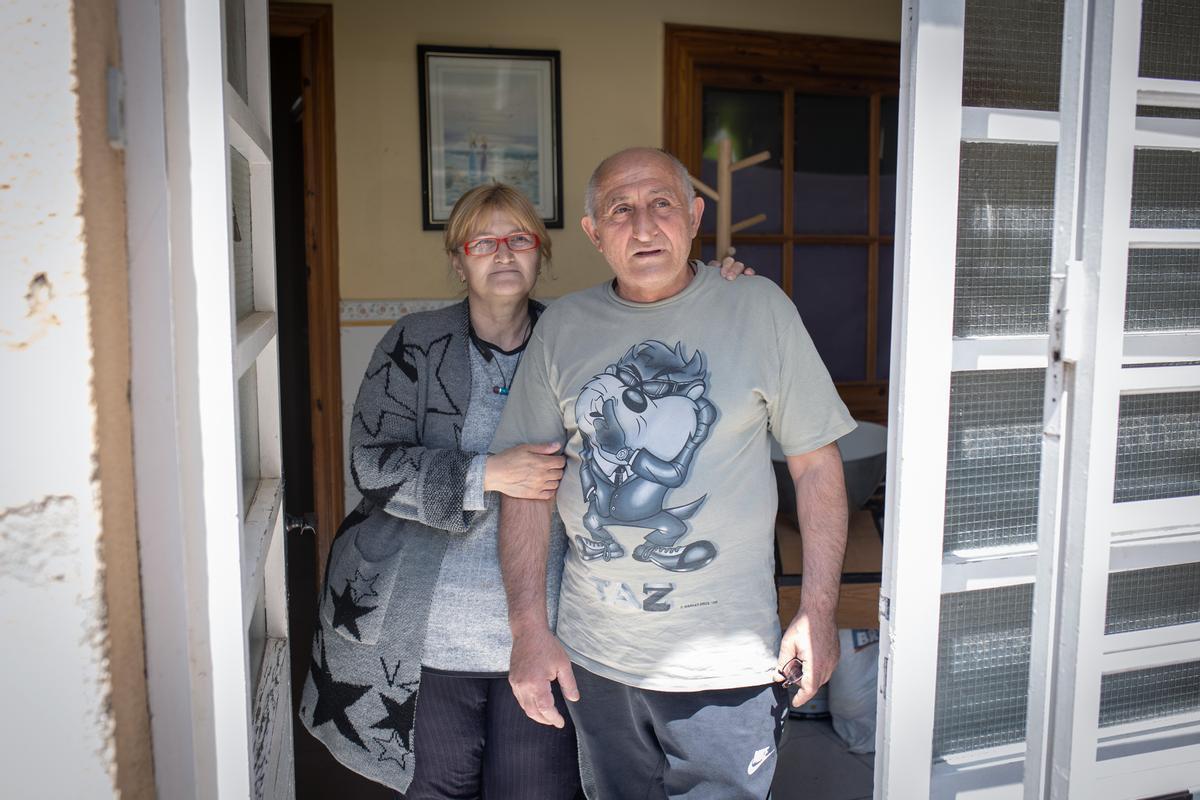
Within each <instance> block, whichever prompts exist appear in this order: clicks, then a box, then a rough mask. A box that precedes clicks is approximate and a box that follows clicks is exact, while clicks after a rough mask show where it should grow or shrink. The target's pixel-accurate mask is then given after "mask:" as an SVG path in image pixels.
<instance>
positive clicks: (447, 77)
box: [417, 45, 563, 231]
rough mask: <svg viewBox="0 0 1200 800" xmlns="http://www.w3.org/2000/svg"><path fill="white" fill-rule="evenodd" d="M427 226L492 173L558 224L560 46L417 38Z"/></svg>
mask: <svg viewBox="0 0 1200 800" xmlns="http://www.w3.org/2000/svg"><path fill="white" fill-rule="evenodd" d="M417 74H418V81H419V84H420V86H419V89H420V94H421V195H422V200H423V202H422V208H423V211H422V217H423V218H422V225H423V227H424V228H425V230H427V231H428V230H441V229H442V228H444V227H446V220H448V219H449V218H450V210H451V209H452V208H454V203H455V201H456V200H458V198H459V197H461V196H462V195H463V193H464V192H466V191H467V190H468V189H470V188H471V187H473V186H478V185H479V184H481V183H488V182H489V181H501V182H503V183H508V184H511V185H513V186H515V187H516V188H518V189H520V190H521V191H522V192H524V193H525V194H526V195H527V196H528V197H529V199H530V200H532V201H533V206H534V208H536V209H537V210H538V213H539V214H540V215H541V217H542V219H543V220H545V222H546V227H548V228H561V227H562V226H563V218H562V121H561V118H560V113H559V109H560V103H561V101H560V91H559V85H560V82H559V51H557V50H495V49H484V48H468V47H435V46H433V45H418V46H417Z"/></svg>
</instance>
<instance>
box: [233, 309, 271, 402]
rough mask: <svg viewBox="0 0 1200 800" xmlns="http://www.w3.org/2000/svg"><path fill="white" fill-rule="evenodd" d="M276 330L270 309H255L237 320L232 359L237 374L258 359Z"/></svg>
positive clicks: (242, 373) (243, 371)
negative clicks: (235, 349) (235, 342)
mask: <svg viewBox="0 0 1200 800" xmlns="http://www.w3.org/2000/svg"><path fill="white" fill-rule="evenodd" d="M277 331H278V322H277V320H276V319H275V315H274V314H273V313H271V312H270V311H255V312H252V313H250V314H247V315H246V316H244V317H242V318H241V319H240V320H238V324H237V355H236V356H235V359H234V369H235V370H237V374H238V375H244V374H245V372H246V370H248V369H250V365H251V364H253V363H254V362H255V361H257V360H258V354H259V353H261V352H262V351H263V348H265V347H266V346H267V345H268V344H270V343H271V342H272V341H274V339H275V334H276V333H277ZM259 404H260V405H261V400H260V403H259Z"/></svg>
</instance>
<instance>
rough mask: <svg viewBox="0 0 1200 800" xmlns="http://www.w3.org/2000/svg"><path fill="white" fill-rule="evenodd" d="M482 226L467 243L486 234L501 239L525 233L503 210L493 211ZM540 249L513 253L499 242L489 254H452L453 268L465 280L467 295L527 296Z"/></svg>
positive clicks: (488, 296)
mask: <svg viewBox="0 0 1200 800" xmlns="http://www.w3.org/2000/svg"><path fill="white" fill-rule="evenodd" d="M485 220H486V221H485V224H484V226H483V227H482V228H481V229H480V230H478V231H476V232H475V234H474V235H473V236H472V237H471V238H470V240H469V242H473V241H476V240H478V239H483V238H487V237H494V238H502V237H505V236H509V235H511V234H514V233H522V232H527V231H525V228H523V227H522V226H521V225H520V223H518V222H517V221H516V220H515V219H514V218H513V217H512V216H511V215H509V214H508V213H506V212H504V211H500V210H495V211H493V212H492V213H491V216H490V217H486V218H485ZM540 260H541V251H540V250H539V249H538V248H536V247H535V248H533V249H531V250H522V251H519V252H515V253H514V252H513V251H512V250H510V249H509V247H508V244H507V243H505V242H500V246H499V247H498V248H497V249H496V252H494V253H490V254H489V255H467V254H465V253H463V252H461V249H460V251H459V252H458V253H456V254H455V255H454V271H455V272H457V273H458V277H459V279H460V280H465V281H466V283H467V294H468V295H470V296H471V297H473V298H478V299H480V300H491V299H499V298H503V297H517V298H524V297H527V296H528V295H529V293H530V291H532V290H533V284H534V283H535V282H536V281H537V275H538V263H539V262H540Z"/></svg>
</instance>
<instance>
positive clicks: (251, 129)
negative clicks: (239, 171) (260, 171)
mask: <svg viewBox="0 0 1200 800" xmlns="http://www.w3.org/2000/svg"><path fill="white" fill-rule="evenodd" d="M231 2H236V0H231ZM225 110H226V112H227V113H228V114H229V121H230V123H232V124H231V125H230V126H229V144H230V145H232V146H233V147H235V148H236V149H237V151H238V152H239V153H241V154H242V155H243V156H245V157H246V160H247V161H249V162H250V164H251V165H252V166H253V165H254V164H265V163H267V162H269V161H270V160H271V137H270V135H269V134H268V133H267V131H266V129H265V128H263V126H262V125H260V124H259V122H258V120H257V119H255V118H254V114H252V113H251V112H250V107H249V106H247V105H246V101H244V100H242V96H241V95H240V94H238V93H237V89H234V88H233V87H232V86H230V85H229V84H228V83H226V84H225ZM256 210H257V209H256Z"/></svg>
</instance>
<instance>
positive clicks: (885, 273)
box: [875, 244, 895, 381]
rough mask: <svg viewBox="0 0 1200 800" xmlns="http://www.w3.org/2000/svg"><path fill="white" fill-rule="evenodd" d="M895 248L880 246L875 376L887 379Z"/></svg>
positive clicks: (890, 361) (890, 357)
mask: <svg viewBox="0 0 1200 800" xmlns="http://www.w3.org/2000/svg"><path fill="white" fill-rule="evenodd" d="M894 259H895V249H894V248H893V247H892V245H890V244H881V245H880V246H879V308H878V312H877V313H878V314H879V318H878V324H877V328H876V330H877V331H878V335H879V338H878V340H877V341H876V347H875V364H876V368H875V376H876V377H877V378H878V379H879V380H882V381H886V380H887V379H888V376H889V374H890V370H891V363H892V285H893V284H892V272H893V269H894V264H893V261H894Z"/></svg>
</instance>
